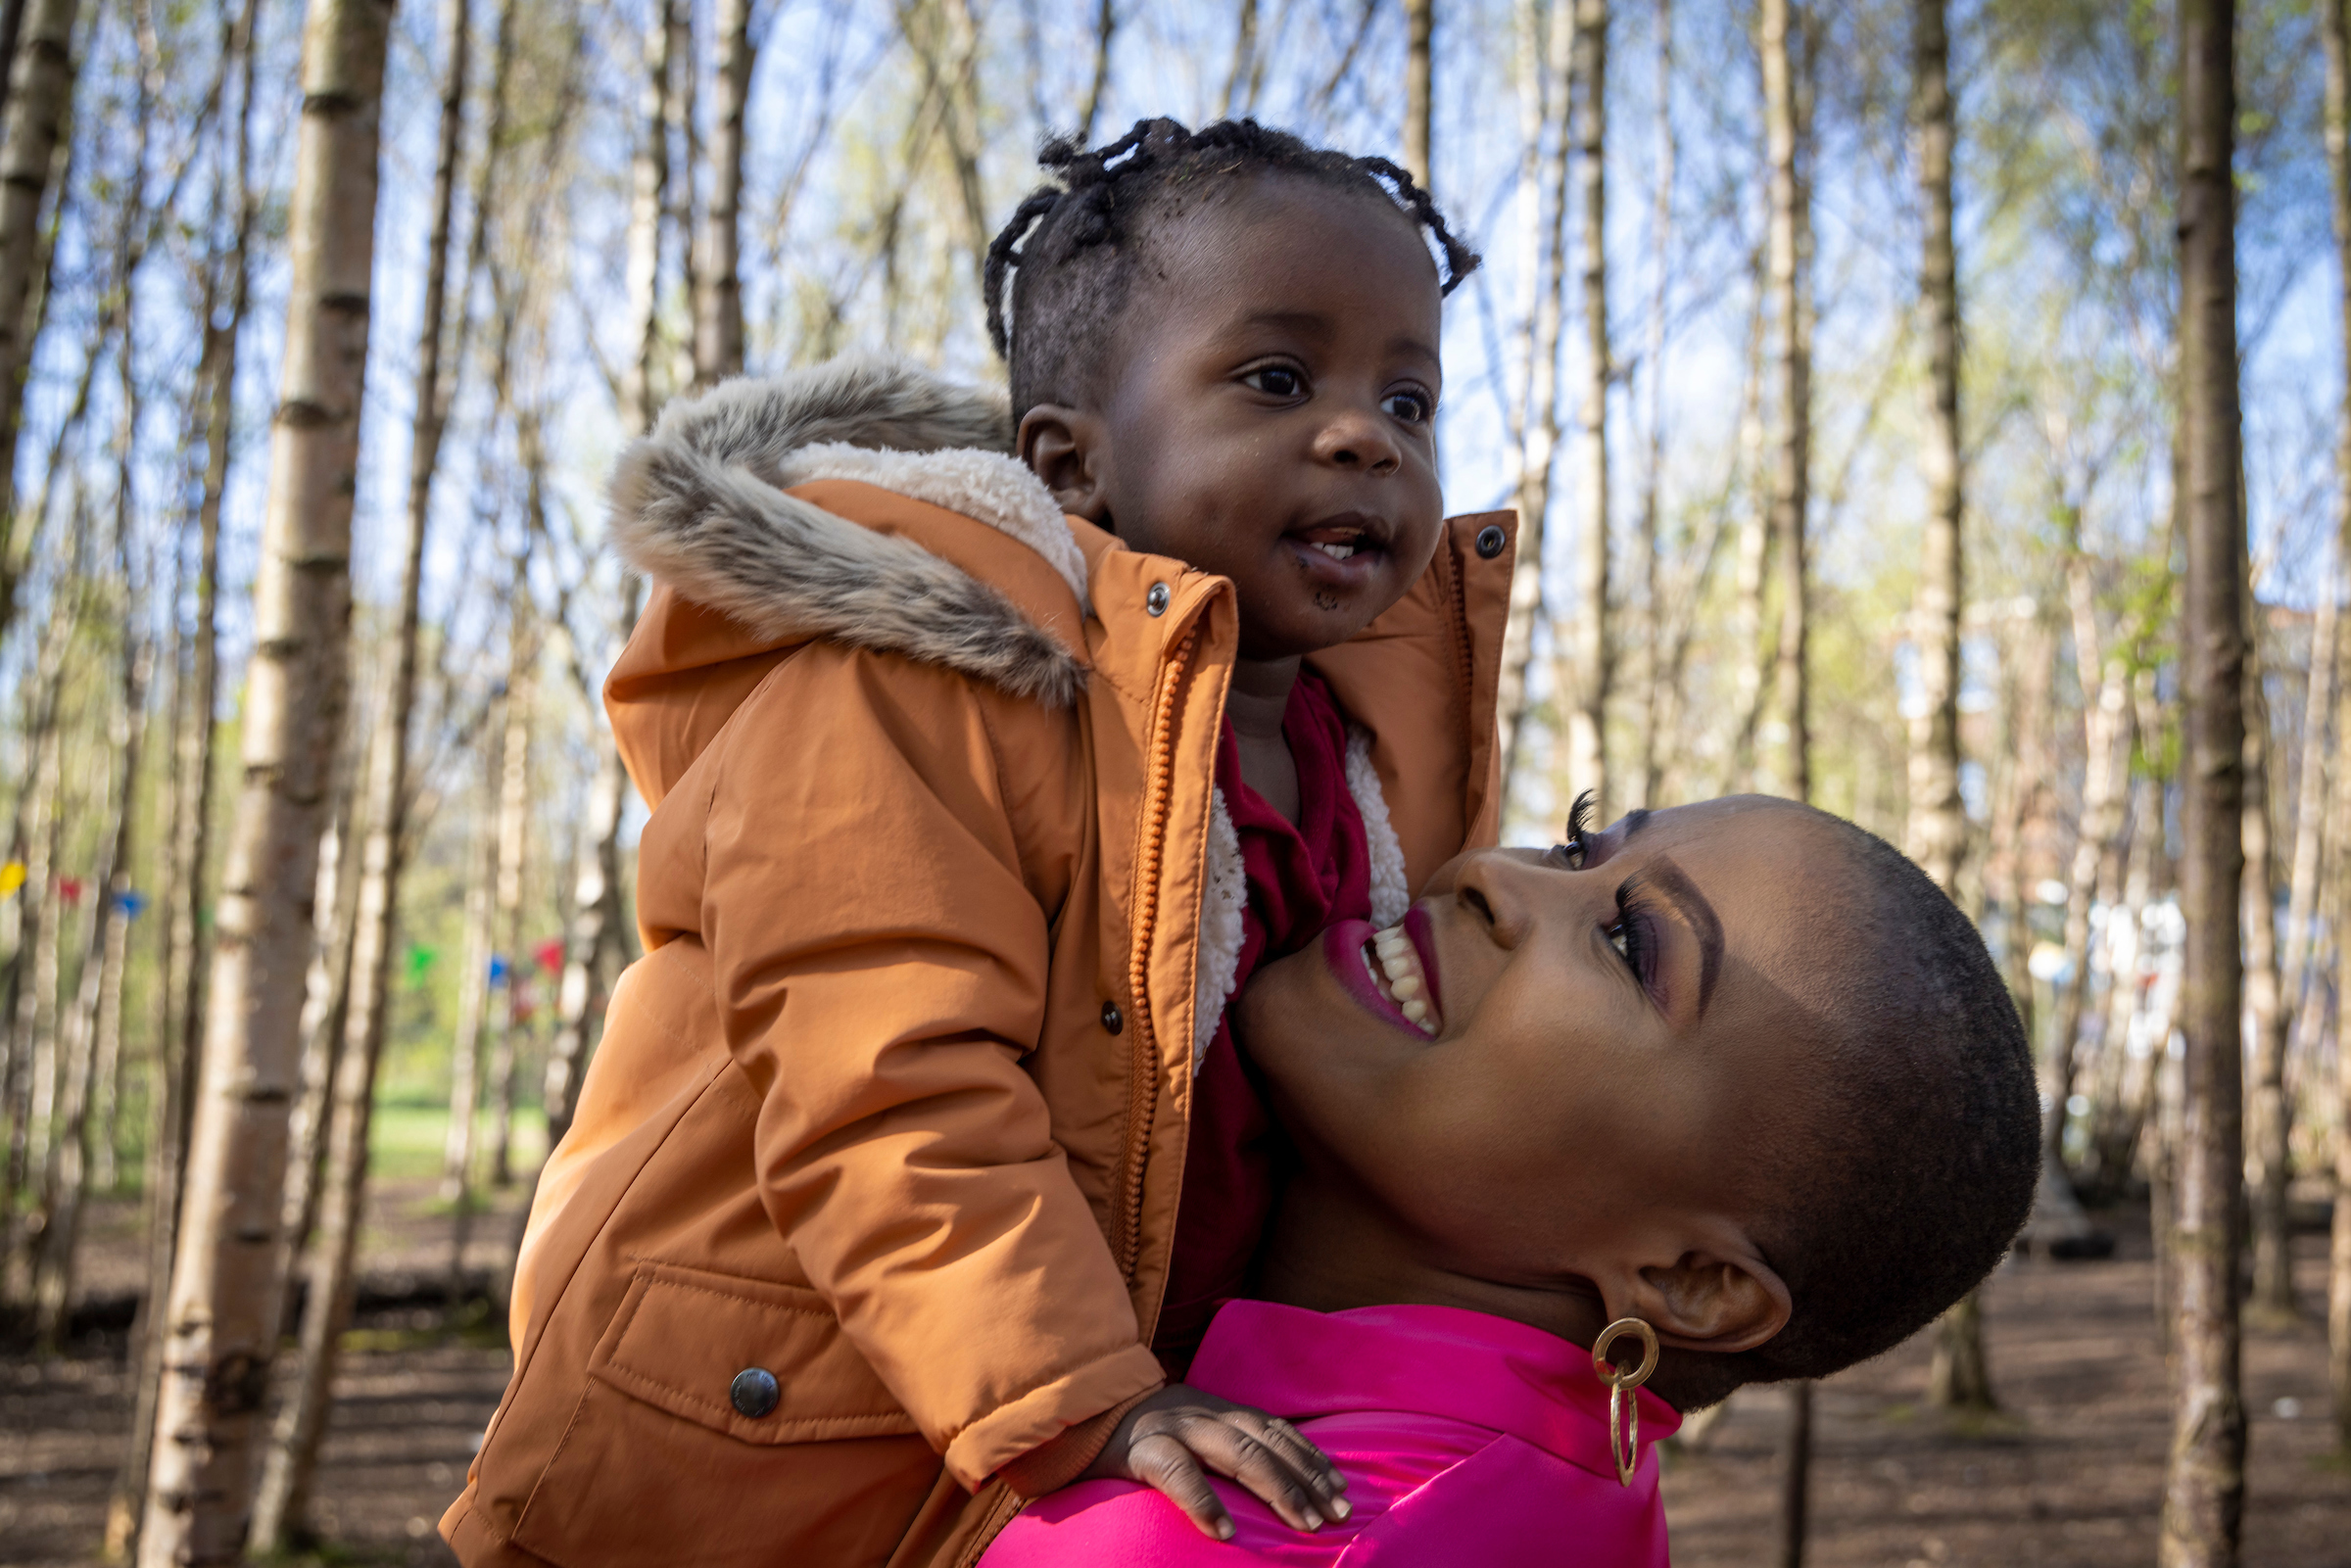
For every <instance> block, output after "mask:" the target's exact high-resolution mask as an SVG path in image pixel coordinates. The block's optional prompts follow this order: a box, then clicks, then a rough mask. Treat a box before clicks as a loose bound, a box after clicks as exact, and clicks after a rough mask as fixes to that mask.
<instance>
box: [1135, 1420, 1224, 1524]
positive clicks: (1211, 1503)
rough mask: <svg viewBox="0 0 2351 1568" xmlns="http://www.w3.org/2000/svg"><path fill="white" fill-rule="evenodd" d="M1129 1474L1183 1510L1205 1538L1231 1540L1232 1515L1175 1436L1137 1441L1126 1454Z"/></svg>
mask: <svg viewBox="0 0 2351 1568" xmlns="http://www.w3.org/2000/svg"><path fill="white" fill-rule="evenodd" d="M1127 1471H1128V1474H1129V1475H1131V1476H1132V1477H1133V1478H1134V1479H1135V1480H1137V1481H1140V1482H1141V1483H1143V1485H1145V1486H1147V1487H1149V1488H1151V1489H1152V1490H1153V1491H1155V1492H1158V1493H1161V1494H1163V1495H1164V1496H1165V1497H1167V1499H1168V1500H1169V1501H1170V1502H1173V1503H1174V1504H1176V1507H1178V1508H1181V1509H1182V1510H1183V1513H1184V1517H1185V1518H1187V1519H1189V1520H1191V1522H1192V1523H1193V1524H1195V1525H1198V1526H1199V1527H1200V1533H1201V1534H1202V1535H1206V1536H1213V1537H1215V1538H1216V1539H1217V1540H1219V1541H1230V1540H1231V1539H1232V1515H1231V1514H1229V1513H1227V1512H1225V1511H1224V1499H1223V1498H1222V1497H1218V1496H1217V1489H1216V1488H1214V1487H1212V1486H1210V1485H1209V1484H1208V1477H1207V1475H1206V1474H1204V1473H1203V1472H1202V1471H1201V1469H1200V1461H1199V1460H1198V1459H1197V1458H1195V1457H1194V1456H1193V1454H1192V1451H1191V1449H1187V1448H1185V1447H1184V1446H1183V1443H1182V1442H1181V1441H1180V1440H1179V1439H1177V1438H1176V1437H1175V1436H1174V1435H1173V1434H1171V1433H1167V1432H1155V1433H1153V1434H1151V1435H1150V1436H1148V1437H1141V1438H1137V1439H1135V1441H1134V1446H1133V1447H1132V1448H1131V1449H1128V1453H1127Z"/></svg>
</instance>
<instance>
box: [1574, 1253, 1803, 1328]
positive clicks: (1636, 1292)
mask: <svg viewBox="0 0 2351 1568" xmlns="http://www.w3.org/2000/svg"><path fill="white" fill-rule="evenodd" d="M1626 1284H1627V1287H1628V1288H1627V1290H1626V1295H1627V1296H1628V1297H1629V1298H1630V1302H1629V1304H1628V1305H1629V1309H1630V1311H1631V1314H1632V1315H1633V1316H1636V1317H1641V1318H1646V1319H1647V1320H1648V1322H1649V1326H1650V1327H1652V1328H1654V1329H1655V1330H1656V1331H1657V1337H1658V1338H1659V1339H1660V1340H1662V1341H1664V1342H1665V1343H1666V1344H1668V1345H1673V1346H1678V1347H1680V1348H1681V1349H1683V1350H1689V1351H1707V1352H1711V1353H1714V1354H1732V1353H1734V1352H1738V1351H1751V1350H1753V1349H1754V1348H1755V1347H1756V1346H1758V1345H1761V1344H1762V1343H1763V1342H1764V1341H1766V1340H1768V1339H1770V1338H1771V1337H1772V1336H1773V1335H1775V1334H1777V1333H1778V1332H1779V1331H1780V1330H1781V1329H1783V1328H1785V1327H1786V1326H1787V1324H1788V1317H1789V1314H1790V1312H1791V1311H1792V1310H1793V1306H1792V1304H1791V1302H1790V1300H1789V1296H1788V1286H1787V1283H1786V1281H1784V1280H1782V1279H1781V1278H1780V1276H1779V1275H1778V1274H1777V1273H1776V1272H1775V1271H1774V1270H1773V1269H1772V1267H1771V1265H1770V1264H1769V1263H1766V1262H1764V1261H1763V1259H1761V1258H1760V1257H1757V1256H1756V1255H1755V1254H1754V1253H1752V1252H1750V1251H1748V1250H1747V1249H1745V1248H1737V1249H1724V1250H1721V1251H1716V1250H1713V1249H1704V1250H1693V1251H1690V1252H1686V1253H1684V1254H1682V1256H1681V1257H1680V1258H1678V1259H1675V1260H1674V1261H1673V1262H1672V1263H1671V1264H1668V1265H1662V1266H1660V1265H1656V1264H1652V1265H1651V1266H1649V1267H1647V1268H1644V1269H1641V1270H1640V1271H1639V1272H1638V1273H1637V1274H1635V1275H1634V1276H1633V1277H1632V1278H1631V1279H1630V1280H1628V1281H1627V1282H1626ZM1615 1306H1616V1304H1615V1303H1614V1302H1611V1303H1610V1304H1609V1307H1610V1309H1611V1310H1613V1309H1614V1308H1615Z"/></svg>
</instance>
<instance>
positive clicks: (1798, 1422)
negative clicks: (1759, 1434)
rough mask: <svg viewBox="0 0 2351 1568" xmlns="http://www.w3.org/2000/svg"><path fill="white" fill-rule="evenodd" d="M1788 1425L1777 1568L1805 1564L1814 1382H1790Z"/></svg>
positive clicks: (1783, 1441) (1782, 1457)
mask: <svg viewBox="0 0 2351 1568" xmlns="http://www.w3.org/2000/svg"><path fill="white" fill-rule="evenodd" d="M1787 1390H1788V1396H1787V1397H1788V1425H1787V1428H1786V1430H1785V1431H1784V1432H1783V1433H1782V1434H1781V1437H1780V1509H1779V1518H1778V1520H1777V1521H1776V1524H1777V1535H1778V1538H1779V1539H1778V1541H1777V1542H1776V1543H1775V1544H1776V1545H1777V1546H1778V1548H1779V1549H1778V1552H1777V1554H1776V1561H1777V1563H1778V1568H1804V1535H1805V1529H1806V1526H1807V1524H1808V1523H1809V1517H1810V1514H1811V1511H1812V1510H1811V1492H1812V1384H1811V1381H1810V1380H1809V1379H1799V1380H1798V1381H1796V1382H1794V1383H1790V1384H1788V1385H1787Z"/></svg>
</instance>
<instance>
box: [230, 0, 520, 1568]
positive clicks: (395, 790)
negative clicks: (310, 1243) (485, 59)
mask: <svg viewBox="0 0 2351 1568" xmlns="http://www.w3.org/2000/svg"><path fill="white" fill-rule="evenodd" d="M470 21H471V18H470V7H469V6H468V5H467V3H466V0H443V5H442V7H441V32H442V35H443V36H444V37H445V38H446V39H447V40H448V50H449V56H448V61H447V63H446V66H445V68H444V73H443V76H442V88H441V140H440V149H439V156H438V158H437V160H436V162H435V165H434V171H433V221H432V229H431V232H430V234H429V235H428V237H427V239H426V242H425V243H426V254H425V281H424V309H423V311H422V313H421V315H420V317H419V319H420V321H421V323H422V325H421V326H420V327H419V329H418V334H417V344H416V416H415V423H414V427H413V437H412V440H411V442H410V444H409V452H408V517H407V531H408V537H407V541H406V545H407V550H406V554H405V556H404V558H403V560H402V562H401V578H400V599H399V603H400V620H399V623H398V631H397V633H396V634H395V641H394V645H393V653H392V676H391V680H390V681H389V682H388V683H387V685H386V689H385V691H384V700H383V707H382V709H381V710H380V711H379V712H378V713H377V715H376V725H377V733H376V735H375V736H374V738H373V742H372V744H370V745H369V747H368V748H367V753H368V774H367V786H366V799H365V802H364V804H363V806H362V807H361V808H360V810H361V812H362V814H363V816H364V820H365V823H366V840H365V847H364V848H363V849H362V850H361V852H360V886H359V906H358V910H357V914H356V918H355V920H354V923H353V926H352V933H351V952H350V959H349V962H350V965H351V974H352V978H353V980H354V981H355V982H356V983H355V984H354V985H353V986H352V989H351V992H350V995H349V998H348V1001H347V1002H346V1004H345V1007H344V1009H343V1015H344V1016H343V1030H344V1036H343V1042H342V1049H341V1051H340V1052H339V1053H338V1057H339V1060H338V1061H337V1062H336V1064H335V1069H334V1074H333V1084H332V1090H331V1092H330V1094H329V1095H328V1097H327V1100H328V1105H329V1107H330V1109H329V1111H328V1131H327V1138H326V1167H325V1180H324V1182H323V1184H322V1191H321V1194H320V1202H319V1212H320V1215H321V1218H322V1220H323V1225H322V1229H321V1233H320V1235H319V1238H318V1245H317V1247H316V1248H315V1249H314V1250H313V1252H312V1255H311V1266H310V1276H309V1287H310V1288H309V1290H308V1291H307V1292H306V1293H305V1295H304V1299H303V1315H302V1329H301V1336H300V1342H299V1344H300V1350H299V1359H298V1361H297V1363H296V1371H295V1378H294V1386H293V1388H292V1389H291V1390H290V1391H289V1393H288V1396H287V1399H286V1402H285V1405H284V1406H283V1408H282V1409H281V1410H280V1411H279V1413H278V1417H277V1420H276V1422H275V1423H274V1425H273V1427H272V1430H271V1433H270V1443H269V1450H268V1453H267V1456H266V1458H265V1459H264V1465H263V1470H262V1480H261V1486H260V1488H259V1489H258V1492H257V1496H256V1498H255V1503H254V1530H253V1544H254V1547H255V1549H256V1550H258V1551H260V1552H263V1553H265V1554H274V1553H277V1552H282V1551H284V1550H285V1549H286V1548H287V1547H288V1546H289V1545H291V1544H293V1543H294V1542H295V1541H296V1539H297V1538H299V1537H301V1536H302V1535H303V1534H304V1533H305V1530H306V1521H307V1519H308V1517H309V1513H310V1493H311V1480H312V1476H313V1474H315V1472H316V1468H317V1462H318V1445H319V1443H320V1441H321V1440H322V1439H323V1438H324V1437H325V1433H326V1424H327V1416H328V1414H329V1412H330V1410H331V1408H332V1402H333V1397H334V1375H335V1357H336V1350H337V1347H338V1346H339V1345H340V1343H341V1341H342V1338H343V1332H344V1330H345V1329H346V1328H348V1327H349V1326H350V1322H351V1309H352V1301H353V1295H354V1272H353V1270H354V1262H355V1258H356V1249H357V1244H358V1237H359V1229H360V1216H361V1213H362V1212H363V1210H364V1208H365V1203H366V1183H367V1130H368V1126H369V1123H370V1120H371V1118H372V1113H373V1108H374V1101H375V1071H376V1064H377V1062H378V1060H379V1059H380V1058H381V1056H382V1052H383V1042H384V1033H385V1028H386V1022H387V1015H388V1012H389V1003H390V1000H391V990H392V950H393V946H394V942H395V939H396V937H397V935H398V933H399V920H400V873H401V866H402V861H403V858H404V852H405V850H406V847H407V845H406V839H407V830H408V795H409V791H408V718H409V710H410V709H412V708H413V707H414V706H415V705H416V662H417V647H416V644H417V632H418V621H419V616H418V599H419V592H420V589H421V586H422V581H423V572H424V552H425V547H426V540H427V536H428V533H429V525H430V523H431V520H432V490H433V474H434V471H435V470H436V469H437V468H438V466H439V464H440V458H441V437H442V432H443V431H444V430H445V429H446V428H447V425H448V420H449V408H450V404H451V402H452V400H453V396H454V390H455V389H454V382H455V380H456V376H455V375H451V376H448V377H446V378H445V376H444V373H443V370H442V350H443V345H444V341H445V340H446V339H447V338H449V337H450V336H451V327H450V315H451V309H450V302H449V271H450V255H451V252H452V250H453V248H454V247H453V244H452V240H451V226H452V221H451V220H452V213H453V210H454V208H455V206H456V184H457V160H458V156H459V152H460V149H461V147H462V145H463V142H464V129H465V82H466V73H467V68H468V64H469V59H470V55H471V45H472V28H471V25H470ZM498 155H499V149H498V147H497V146H496V145H495V143H493V144H492V145H490V146H488V147H486V148H484V150H483V157H484V159H485V160H495V159H496V158H497V157H498ZM474 220H475V221H476V222H477V223H478V222H482V221H485V220H486V214H480V213H477V214H475V219H474ZM464 314H465V307H464V300H463V298H462V296H461V294H460V298H459V299H458V301H457V302H456V315H457V317H458V318H459V320H460V321H461V320H462V318H463V317H464ZM463 350H464V343H463V333H462V329H461V327H460V328H459V329H458V330H457V332H456V353H455V354H454V355H453V356H452V358H453V359H455V360H456V361H457V362H458V363H460V364H461V362H462V355H463Z"/></svg>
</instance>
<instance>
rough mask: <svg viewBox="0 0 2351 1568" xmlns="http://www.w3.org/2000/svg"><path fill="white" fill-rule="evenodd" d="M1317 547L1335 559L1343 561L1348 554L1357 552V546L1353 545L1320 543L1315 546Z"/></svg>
mask: <svg viewBox="0 0 2351 1568" xmlns="http://www.w3.org/2000/svg"><path fill="white" fill-rule="evenodd" d="M1315 548H1317V549H1319V550H1320V551H1321V552H1322V553H1323V554H1325V555H1327V556H1329V557H1330V558H1331V559H1332V560H1334V561H1343V560H1345V559H1346V558H1347V557H1348V556H1350V555H1353V554H1354V553H1355V546H1353V545H1324V544H1320V543H1318V544H1317V545H1316V546H1315Z"/></svg>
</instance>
